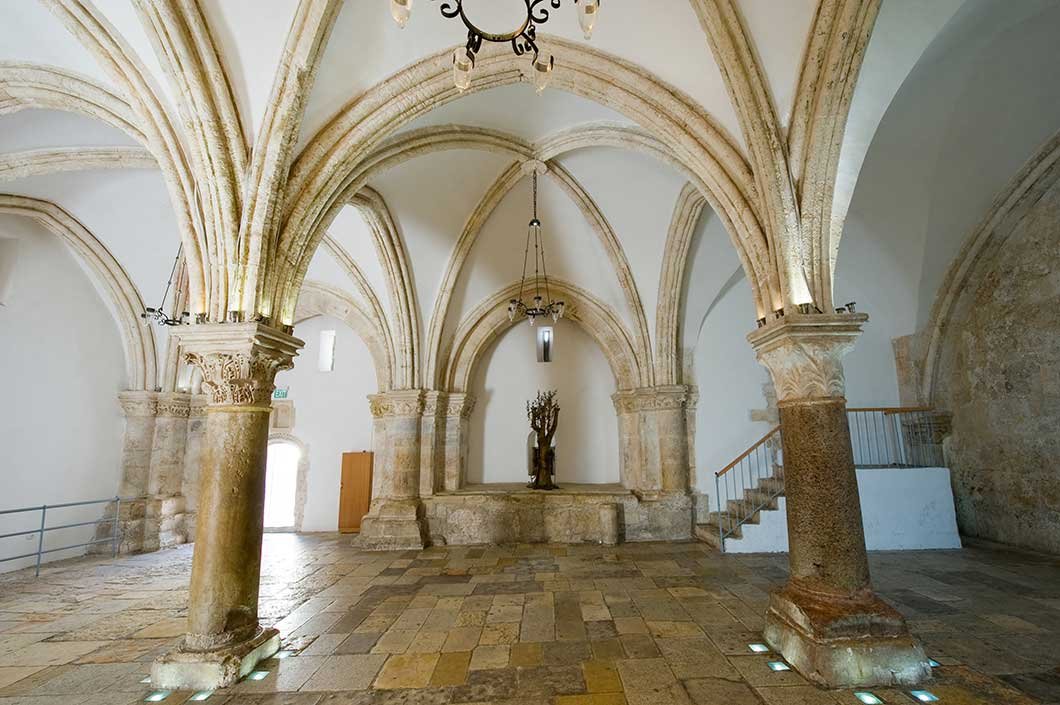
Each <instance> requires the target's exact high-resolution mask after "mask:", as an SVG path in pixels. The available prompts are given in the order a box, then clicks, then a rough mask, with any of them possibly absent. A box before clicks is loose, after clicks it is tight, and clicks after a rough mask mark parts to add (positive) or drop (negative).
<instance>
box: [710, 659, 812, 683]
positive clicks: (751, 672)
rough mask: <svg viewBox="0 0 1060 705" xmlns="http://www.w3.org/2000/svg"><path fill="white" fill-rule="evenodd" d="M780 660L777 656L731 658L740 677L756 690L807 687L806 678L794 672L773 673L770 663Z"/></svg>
mask: <svg viewBox="0 0 1060 705" xmlns="http://www.w3.org/2000/svg"><path fill="white" fill-rule="evenodd" d="M776 660H779V657H777V656H730V657H729V663H731V664H732V665H733V666H734V667H735V668H736V670H737V671H739V672H740V677H741V678H743V679H744V680H745V681H747V683H748V685H750V686H751V687H754V688H759V687H769V686H787V685H807V683H808V682H807V681H806V679H805V678H803V677H802V676H800V675H799V674H798V673H796V672H795V671H794V670H790V671H772V670H770V668H769V665H768V664H769V662H770V661H776Z"/></svg>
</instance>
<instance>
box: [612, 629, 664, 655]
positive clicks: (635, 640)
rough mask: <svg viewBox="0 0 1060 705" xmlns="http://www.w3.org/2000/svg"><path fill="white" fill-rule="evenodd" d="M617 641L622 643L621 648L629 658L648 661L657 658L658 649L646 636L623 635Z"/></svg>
mask: <svg viewBox="0 0 1060 705" xmlns="http://www.w3.org/2000/svg"><path fill="white" fill-rule="evenodd" d="M619 641H621V642H622V648H623V649H625V651H626V655H627V656H628V657H629V658H644V659H649V658H656V657H658V656H659V647H657V646H656V645H655V640H654V639H652V638H651V637H650V636H648V635H647V634H623V635H622V636H621V637H619Z"/></svg>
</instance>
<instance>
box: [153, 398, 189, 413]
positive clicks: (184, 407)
mask: <svg viewBox="0 0 1060 705" xmlns="http://www.w3.org/2000/svg"><path fill="white" fill-rule="evenodd" d="M155 413H156V415H157V416H164V417H171V418H180V419H186V418H188V417H189V416H191V394H188V393H186V392H160V393H159V394H158V401H157V405H156V411H155Z"/></svg>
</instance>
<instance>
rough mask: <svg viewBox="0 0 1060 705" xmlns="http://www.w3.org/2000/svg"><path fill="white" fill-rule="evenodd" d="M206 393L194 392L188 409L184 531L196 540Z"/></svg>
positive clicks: (188, 536)
mask: <svg viewBox="0 0 1060 705" xmlns="http://www.w3.org/2000/svg"><path fill="white" fill-rule="evenodd" d="M206 406H207V398H206V395H205V394H193V395H192V397H191V406H190V409H189V411H188V438H187V440H186V442H185V445H184V503H185V511H184V533H185V535H186V536H187V539H188V541H195V525H196V518H197V517H198V512H197V511H196V509H197V508H198V506H199V470H200V468H201V467H202V443H203V437H204V436H205V434H206Z"/></svg>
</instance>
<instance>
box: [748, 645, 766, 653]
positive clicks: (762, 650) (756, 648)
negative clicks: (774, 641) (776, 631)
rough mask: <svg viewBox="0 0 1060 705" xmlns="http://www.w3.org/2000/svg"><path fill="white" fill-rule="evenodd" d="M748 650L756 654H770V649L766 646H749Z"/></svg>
mask: <svg viewBox="0 0 1060 705" xmlns="http://www.w3.org/2000/svg"><path fill="white" fill-rule="evenodd" d="M747 648H748V649H750V650H751V651H752V652H754V653H756V654H766V653H769V647H768V646H766V645H765V644H748V645H747Z"/></svg>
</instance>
